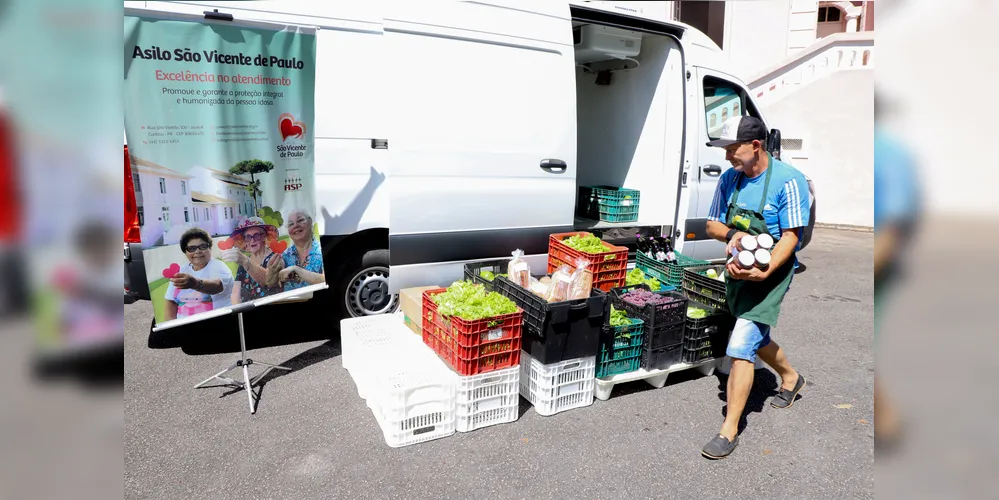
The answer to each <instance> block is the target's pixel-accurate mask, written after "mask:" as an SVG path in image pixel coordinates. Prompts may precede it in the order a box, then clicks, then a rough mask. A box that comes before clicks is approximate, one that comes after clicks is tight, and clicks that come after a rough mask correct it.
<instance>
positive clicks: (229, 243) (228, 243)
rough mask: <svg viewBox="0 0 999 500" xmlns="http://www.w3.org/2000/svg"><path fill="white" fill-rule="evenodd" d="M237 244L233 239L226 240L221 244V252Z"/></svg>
mask: <svg viewBox="0 0 999 500" xmlns="http://www.w3.org/2000/svg"><path fill="white" fill-rule="evenodd" d="M235 244H236V242H234V241H232V238H226V239H225V240H223V241H220V242H219V250H228V249H230V248H232V246H233V245H235Z"/></svg>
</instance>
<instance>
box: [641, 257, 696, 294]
mask: <svg viewBox="0 0 999 500" xmlns="http://www.w3.org/2000/svg"><path fill="white" fill-rule="evenodd" d="M673 253H674V254H675V255H676V262H659V261H658V260H655V259H653V258H652V257H649V256H648V255H645V253H643V252H638V256H637V257H635V267H637V268H639V269H641V270H642V272H644V273H645V274H646V275H647V276H652V277H653V278H656V279H657V280H659V281H661V282H663V283H665V284H666V285H667V286H673V287H677V288H679V287H681V286H683V269H684V268H686V267H691V266H703V265H705V264H708V261H706V260H698V259H695V258H692V257H687V256H686V255H683V254H682V253H680V252H676V251H674V252H673Z"/></svg>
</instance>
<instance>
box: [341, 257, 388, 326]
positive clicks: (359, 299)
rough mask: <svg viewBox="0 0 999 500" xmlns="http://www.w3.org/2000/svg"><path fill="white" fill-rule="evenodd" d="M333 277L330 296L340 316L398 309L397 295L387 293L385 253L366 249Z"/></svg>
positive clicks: (350, 316) (370, 313) (349, 260)
mask: <svg viewBox="0 0 999 500" xmlns="http://www.w3.org/2000/svg"><path fill="white" fill-rule="evenodd" d="M336 277H337V278H336V283H335V285H334V295H333V297H334V303H335V305H336V307H337V310H338V311H339V312H340V317H342V318H352V317H353V318H356V317H359V316H372V315H376V314H388V313H393V312H396V311H397V310H398V309H399V296H398V295H389V293H388V290H389V287H388V285H389V282H388V279H389V251H388V250H386V249H378V250H369V251H367V252H365V253H364V254H363V255H361V257H360V259H357V258H356V257H355V258H353V259H348V260H347V262H344V263H343V265H341V266H340V269H338V272H337V273H336Z"/></svg>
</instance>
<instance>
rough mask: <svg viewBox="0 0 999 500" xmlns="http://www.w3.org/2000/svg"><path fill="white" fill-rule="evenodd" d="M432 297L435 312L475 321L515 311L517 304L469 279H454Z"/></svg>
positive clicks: (446, 316)
mask: <svg viewBox="0 0 999 500" xmlns="http://www.w3.org/2000/svg"><path fill="white" fill-rule="evenodd" d="M433 299H434V303H436V304H437V312H439V313H440V315H441V316H443V317H445V318H448V317H451V316H457V317H459V318H461V319H463V320H465V321H475V320H479V319H484V318H492V317H494V316H502V315H504V314H512V313H515V312H517V304H515V303H514V302H513V301H512V300H510V299H508V298H506V297H504V296H503V295H500V294H498V293H496V292H486V289H485V287H483V286H482V285H479V284H475V283H472V282H471V281H455V282H454V283H452V284H451V286H449V287H448V288H447V290H446V291H444V293H439V294H437V295H434V297H433Z"/></svg>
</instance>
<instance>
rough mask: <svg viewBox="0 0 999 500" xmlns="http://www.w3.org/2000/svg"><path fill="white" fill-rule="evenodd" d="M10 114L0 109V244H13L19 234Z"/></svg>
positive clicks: (15, 161) (18, 199)
mask: <svg viewBox="0 0 999 500" xmlns="http://www.w3.org/2000/svg"><path fill="white" fill-rule="evenodd" d="M15 140H16V139H15V137H14V127H13V124H12V123H11V119H10V115H8V114H7V113H6V111H5V110H3V109H0V244H3V245H4V246H6V245H8V244H14V243H16V242H17V240H18V236H19V235H20V234H21V193H20V189H19V188H20V182H19V180H18V172H17V150H16V147H15V145H14V141H15Z"/></svg>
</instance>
